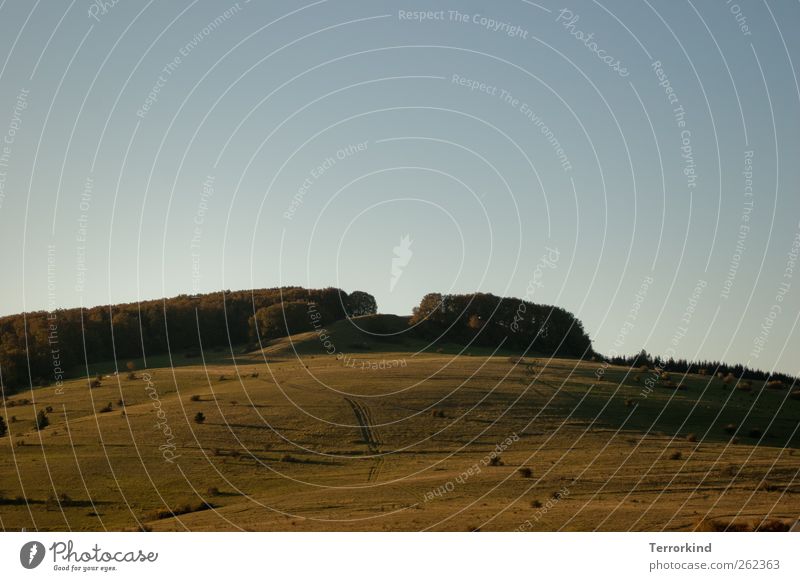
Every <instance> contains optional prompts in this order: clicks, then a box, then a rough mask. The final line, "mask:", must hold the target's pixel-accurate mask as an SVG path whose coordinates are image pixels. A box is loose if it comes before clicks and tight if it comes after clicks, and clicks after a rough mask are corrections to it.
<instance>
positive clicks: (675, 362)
mask: <svg viewBox="0 0 800 581" xmlns="http://www.w3.org/2000/svg"><path fill="white" fill-rule="evenodd" d="M608 361H609V362H610V363H612V364H614V365H622V366H625V367H631V368H639V367H643V366H647V367H648V368H653V369H658V370H659V371H667V372H670V373H698V374H700V375H720V374H722V375H723V376H732V377H734V378H736V379H747V380H750V381H763V382H765V383H769V382H775V381H779V382H782V383H783V384H785V385H794V383H795V382H796V381H797V378H796V377H792V376H791V375H787V374H785V373H777V372H770V371H762V370H761V369H752V368H750V367H747V366H745V365H742V364H728V363H723V362H721V361H707V360H703V361H689V360H687V359H675V358H672V357H670V358H669V359H662V358H660V357H657V356H653V355H651V354H649V353H648V352H647V351H645V350H644V349H642V350H641V351H640V352H639V353H637V354H636V355H621V356H618V357H610V358H609V359H608Z"/></svg>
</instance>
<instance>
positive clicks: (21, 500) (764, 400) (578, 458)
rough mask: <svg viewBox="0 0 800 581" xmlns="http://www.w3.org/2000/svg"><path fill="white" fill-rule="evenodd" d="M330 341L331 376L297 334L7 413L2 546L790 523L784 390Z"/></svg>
mask: <svg viewBox="0 0 800 581" xmlns="http://www.w3.org/2000/svg"><path fill="white" fill-rule="evenodd" d="M385 322H386V321H385V320H384V323H385ZM395 322H396V321H395ZM389 323H392V320H391V319H390V320H389ZM348 327H349V323H347V322H340V323H337V324H336V325H334V326H332V327H331V329H330V333H331V336H332V340H333V343H334V344H335V346H336V351H337V352H340V353H347V354H348V355H347V358H345V359H337V357H336V356H335V355H329V354H326V353H325V352H324V351H323V348H322V345H321V343H320V341H319V339H318V337H317V336H316V335H315V334H314V333H309V334H305V335H302V336H297V337H294V338H292V339H284V340H280V341H276V342H274V343H273V344H272V345H269V346H268V347H267V348H266V349H264V351H257V352H252V353H241V352H240V351H241V349H240V350H239V352H237V351H234V352H233V353H231V352H230V351H228V352H212V353H204V354H203V355H202V356H191V357H186V356H185V354H182V353H178V354H173V355H172V357H166V356H162V357H157V358H151V359H148V360H147V362H146V363H145V362H143V361H137V362H135V363H136V366H137V369H136V371H135V372H134V375H135V377H131V378H129V377H128V373H127V370H126V369H125V363H126V362H120V372H119V375H113V374H112V373H113V370H114V365H113V363H109V364H107V365H102V366H93V368H92V369H89V370H84V376H87V375H88V377H89V378H90V379H94V378H95V375H96V374H97V373H100V374H102V375H103V377H102V379H101V381H100V385H99V386H97V387H93V388H91V387H90V379H86V377H84V378H83V379H80V380H74V381H69V382H67V383H65V385H64V388H63V393H57V392H56V390H55V388H53V387H44V388H38V389H36V390H34V391H29V392H25V393H20V394H16V395H14V396H11V397H8V398H6V400H5V402H4V407H3V408H2V409H0V415H2V416H4V417H5V418H6V421H7V422H8V426H9V434H8V435H7V436H6V437H4V438H0V528H2V529H3V530H20V529H22V528H25V529H28V530H31V529H38V530H154V531H166V530H171V531H182V530H268V531H269V530H297V531H316V530H365V531H373V530H375V531H397V530H403V531H416V530H433V531H444V530H455V531H466V530H478V529H479V530H482V531H509V530H537V531H556V530H579V531H586V530H645V531H654V530H669V531H675V530H693V529H697V528H702V529H707V528H709V527H711V528H720V527H723V526H725V525H727V524H732V525H733V526H735V527H750V528H752V527H753V526H758V524H759V523H764V522H765V519H769V520H770V521H773V522H774V521H781V522H783V523H784V524H789V523H793V522H795V520H796V519H797V516H798V514H800V480H798V469H800V454H796V451H797V448H798V444H800V437H799V436H798V420H799V419H800V401H798V400H797V399H793V398H792V397H790V392H789V391H788V390H786V389H767V388H762V386H760V385H752V386H751V388H750V390H749V391H748V390H746V389H735V388H734V387H733V386H732V385H726V384H725V383H724V382H723V381H722V380H721V379H719V378H716V377H710V376H704V375H691V376H687V377H685V378H681V377H679V376H673V377H671V378H669V379H660V380H659V384H658V385H657V386H656V387H654V388H653V390H652V392H650V393H647V390H646V389H645V386H644V382H645V379H646V377H647V374H648V373H650V372H649V371H647V372H645V371H638V370H637V371H636V372H630V370H628V369H624V368H619V367H613V366H612V367H608V368H607V369H605V373H604V375H603V378H602V380H598V378H597V376H596V371H597V369H598V368H599V366H600V364H599V363H596V362H590V361H583V362H579V361H576V360H571V359H552V360H548V359H544V358H534V357H527V358H526V359H525V360H524V361H523V362H518V361H516V358H513V357H509V354H508V353H502V352H496V353H494V354H493V353H491V352H489V351H486V350H485V349H482V350H478V349H475V350H471V351H470V350H467V352H465V353H460V354H459V350H458V349H457V348H455V347H454V346H453V347H452V348H448V346H442V347H440V348H438V349H434V350H432V351H429V352H425V353H418V352H417V350H418V348H419V347H420V345H418V344H415V343H414V342H413V341H409V340H397V341H393V340H391V339H389V340H384V341H375V340H369V339H368V338H366V336H361V337H360V336H358V333H355V332H353V331H352V330H351V329H349V328H348ZM534 361H536V363H535V364H534V365H529V364H531V363H533V362H534ZM381 362H382V363H381ZM87 372H88V373H87ZM740 387H741V386H740ZM40 409H50V410H51V411H49V412H48V413H47V416H48V418H49V420H50V423H49V426H47V427H46V428H45V429H43V430H41V431H37V430H36V429H35V424H34V420H35V410H40ZM159 410H160V412H159ZM198 412H200V413H202V416H203V417H204V421H202V423H198V421H196V416H197V414H198ZM498 450H499V453H498Z"/></svg>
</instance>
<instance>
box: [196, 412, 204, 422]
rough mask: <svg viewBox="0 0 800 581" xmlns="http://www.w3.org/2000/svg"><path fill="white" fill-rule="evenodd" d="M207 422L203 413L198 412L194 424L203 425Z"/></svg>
mask: <svg viewBox="0 0 800 581" xmlns="http://www.w3.org/2000/svg"><path fill="white" fill-rule="evenodd" d="M205 421H206V416H205V414H204V413H203V412H197V413H196V414H195V416H194V423H195V424H202V423H203V422H205Z"/></svg>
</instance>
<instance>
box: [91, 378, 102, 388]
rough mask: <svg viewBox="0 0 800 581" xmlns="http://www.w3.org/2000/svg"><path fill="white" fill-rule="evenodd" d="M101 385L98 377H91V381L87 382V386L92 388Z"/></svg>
mask: <svg viewBox="0 0 800 581" xmlns="http://www.w3.org/2000/svg"><path fill="white" fill-rule="evenodd" d="M101 385H102V383H101V382H100V380H99V379H93V380H92V381H90V382H89V387H93V388H94V387H100V386H101Z"/></svg>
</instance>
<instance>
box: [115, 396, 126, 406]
mask: <svg viewBox="0 0 800 581" xmlns="http://www.w3.org/2000/svg"><path fill="white" fill-rule="evenodd" d="M117 405H118V406H119V407H121V408H124V407H125V400H124V399H122V398H119V399H118V400H117Z"/></svg>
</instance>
